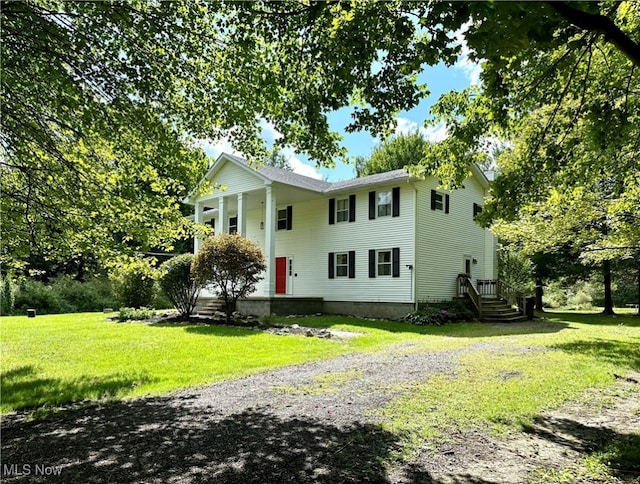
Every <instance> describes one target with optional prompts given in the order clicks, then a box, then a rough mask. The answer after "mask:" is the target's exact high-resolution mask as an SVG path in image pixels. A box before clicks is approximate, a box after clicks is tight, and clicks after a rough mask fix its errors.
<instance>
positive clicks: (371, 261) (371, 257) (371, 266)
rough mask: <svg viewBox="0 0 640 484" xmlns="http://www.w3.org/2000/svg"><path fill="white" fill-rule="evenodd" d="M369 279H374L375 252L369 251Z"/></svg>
mask: <svg viewBox="0 0 640 484" xmlns="http://www.w3.org/2000/svg"><path fill="white" fill-rule="evenodd" d="M369 277H376V251H375V250H373V249H370V250H369Z"/></svg>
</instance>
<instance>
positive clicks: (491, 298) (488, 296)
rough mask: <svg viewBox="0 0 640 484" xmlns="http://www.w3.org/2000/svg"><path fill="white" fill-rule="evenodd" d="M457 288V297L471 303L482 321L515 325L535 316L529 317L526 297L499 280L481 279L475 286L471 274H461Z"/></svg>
mask: <svg viewBox="0 0 640 484" xmlns="http://www.w3.org/2000/svg"><path fill="white" fill-rule="evenodd" d="M456 287H457V290H456V296H457V297H463V298H468V299H469V300H470V301H471V303H472V305H473V308H474V309H475V311H476V313H477V314H478V318H479V319H480V321H483V322H502V323H515V322H518V321H526V320H527V319H530V318H531V316H532V314H533V313H532V312H531V313H530V314H529V317H528V316H527V313H526V310H527V309H526V300H527V298H526V297H525V295H524V294H522V293H521V292H520V291H518V290H517V289H515V288H514V287H512V286H510V285H509V284H507V283H505V282H503V281H501V280H499V279H495V280H494V279H479V280H478V281H476V284H475V285H474V284H473V281H472V280H471V277H469V274H460V275H459V276H458V280H457V284H456ZM530 309H531V308H530Z"/></svg>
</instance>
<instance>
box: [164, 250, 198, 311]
mask: <svg viewBox="0 0 640 484" xmlns="http://www.w3.org/2000/svg"><path fill="white" fill-rule="evenodd" d="M192 261H193V255H191V254H182V255H179V256H176V257H173V258H172V259H169V260H168V261H167V262H165V263H163V264H162V265H161V266H160V275H159V276H158V284H159V285H160V288H161V289H162V290H163V291H164V293H165V294H166V295H167V297H168V298H169V300H170V301H171V303H172V304H173V305H174V306H175V308H176V309H177V310H178V311H179V312H180V316H183V317H189V316H191V313H192V312H193V309H194V308H195V307H196V300H197V299H198V293H199V292H200V288H201V287H202V286H200V285H199V284H197V283H196V281H195V279H194V277H193V275H192V273H191V263H192Z"/></svg>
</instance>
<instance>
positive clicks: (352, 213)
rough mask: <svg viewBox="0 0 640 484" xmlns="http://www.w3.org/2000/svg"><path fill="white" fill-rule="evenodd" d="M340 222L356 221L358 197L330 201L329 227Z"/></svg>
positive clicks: (350, 196) (352, 196)
mask: <svg viewBox="0 0 640 484" xmlns="http://www.w3.org/2000/svg"><path fill="white" fill-rule="evenodd" d="M336 221H338V222H355V221H356V196H355V195H349V198H340V199H338V200H336V199H335V198H330V199H329V225H333V224H335V223H336Z"/></svg>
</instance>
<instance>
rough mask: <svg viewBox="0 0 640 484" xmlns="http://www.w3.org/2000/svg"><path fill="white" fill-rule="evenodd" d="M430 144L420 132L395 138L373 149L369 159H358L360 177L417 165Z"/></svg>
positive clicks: (357, 167) (357, 165) (357, 168)
mask: <svg viewBox="0 0 640 484" xmlns="http://www.w3.org/2000/svg"><path fill="white" fill-rule="evenodd" d="M429 146H430V143H429V142H428V141H427V140H426V139H424V137H423V136H422V135H421V134H420V133H419V132H417V131H416V132H414V133H411V134H399V135H396V136H393V137H391V138H389V139H387V140H386V141H384V142H383V143H381V144H379V145H378V146H376V147H375V148H374V149H373V152H372V153H371V156H370V157H369V159H368V160H367V159H361V158H359V159H356V163H355V164H356V172H357V174H358V176H359V177H362V176H367V175H373V174H376V173H385V172H387V171H393V170H399V169H401V168H405V167H407V166H412V165H417V164H419V163H420V161H421V160H422V158H423V157H424V154H425V151H426V150H427V149H428V147H429Z"/></svg>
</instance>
